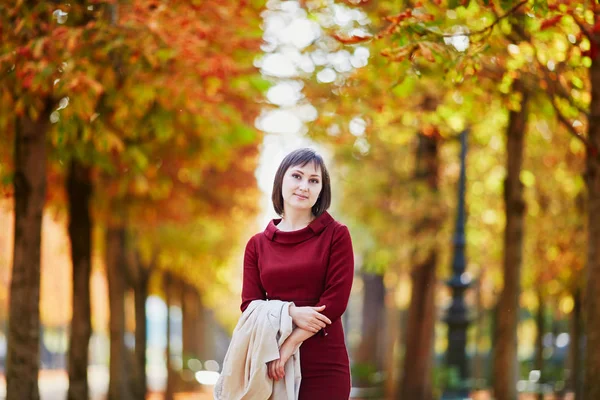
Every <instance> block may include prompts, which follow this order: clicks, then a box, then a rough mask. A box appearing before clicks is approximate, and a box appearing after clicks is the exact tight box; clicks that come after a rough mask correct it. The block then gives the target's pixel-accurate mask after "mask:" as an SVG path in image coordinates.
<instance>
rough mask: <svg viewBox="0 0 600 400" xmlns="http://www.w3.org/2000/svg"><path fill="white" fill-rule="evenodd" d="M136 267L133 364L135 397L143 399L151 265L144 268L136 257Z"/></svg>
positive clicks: (146, 380) (144, 395) (145, 385)
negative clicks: (134, 366)
mask: <svg viewBox="0 0 600 400" xmlns="http://www.w3.org/2000/svg"><path fill="white" fill-rule="evenodd" d="M135 261H136V266H135V267H136V268H137V271H138V274H137V279H136V280H135V282H134V283H135V286H134V289H133V290H134V299H135V364H136V368H135V371H136V375H137V384H136V398H137V399H138V400H144V399H145V398H146V394H147V391H148V378H147V376H146V347H147V343H148V332H147V327H146V300H148V292H149V287H148V284H149V282H150V276H151V273H152V266H150V267H148V268H146V267H144V266H143V265H142V264H141V263H140V261H139V257H136V260H135Z"/></svg>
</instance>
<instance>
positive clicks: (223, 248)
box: [0, 0, 600, 400]
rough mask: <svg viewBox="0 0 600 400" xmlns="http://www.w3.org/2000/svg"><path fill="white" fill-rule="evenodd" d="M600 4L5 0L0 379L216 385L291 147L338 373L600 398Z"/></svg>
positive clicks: (30, 393)
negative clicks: (318, 207)
mask: <svg viewBox="0 0 600 400" xmlns="http://www.w3.org/2000/svg"><path fill="white" fill-rule="evenodd" d="M599 32H600V8H599V7H598V5H596V2H594V1H589V0H584V1H571V0H562V1H558V0H557V1H554V0H547V1H546V0H523V1H513V0H498V1H496V0H466V1H462V0H434V1H383V0H381V1H375V0H337V1H334V0H298V1H295V0H268V1H260V0H240V1H224V0H191V1H190V0H186V1H179V0H175V1H171V2H164V1H159V0H127V1H125V0H93V1H92V0H72V1H70V2H61V1H53V2H48V1H46V2H35V1H28V0H20V1H17V2H2V3H1V4H0V70H1V71H2V73H1V75H0V83H1V84H0V132H1V134H0V193H1V197H0V228H1V229H0V280H1V282H2V284H1V285H0V398H6V399H10V400H12V399H14V400H29V399H31V400H37V399H39V398H41V399H42V400H54V399H69V400H82V399H88V398H89V399H94V400H95V399H108V400H134V399H135V400H143V399H162V398H164V399H167V400H171V399H179V400H183V399H209V398H212V388H213V385H214V383H215V382H216V380H217V378H218V376H219V372H220V368H221V364H222V361H223V358H224V356H225V353H226V351H227V347H228V344H229V339H230V335H231V333H232V331H233V328H234V327H235V324H236V322H237V319H238V318H239V315H240V311H239V306H240V301H241V300H240V293H241V284H242V261H243V252H244V246H245V244H246V242H247V240H248V239H249V238H250V237H251V236H252V235H253V234H255V233H256V232H259V231H261V230H263V229H264V228H265V227H266V225H267V223H268V221H269V220H270V219H272V218H275V217H277V216H276V215H275V213H274V211H273V207H272V204H271V200H270V197H271V188H272V183H273V178H274V175H275V171H276V169H277V166H278V165H279V163H280V161H281V160H282V159H283V157H284V156H285V155H286V154H287V153H289V152H290V151H292V150H294V149H297V148H299V147H311V148H314V149H316V150H317V151H318V152H319V153H320V154H321V155H322V156H323V157H324V159H325V161H326V163H327V165H328V168H329V170H330V173H331V175H332V190H333V204H332V207H331V209H330V212H331V214H332V215H333V216H334V217H335V218H336V219H338V220H340V221H342V222H344V223H345V224H347V225H348V227H349V228H350V231H351V234H352V239H353V244H354V251H355V259H356V265H355V271H356V275H355V280H354V285H353V288H352V294H351V298H350V303H349V306H348V309H347V311H346V313H345V314H344V316H343V322H344V326H345V332H346V343H347V347H348V349H349V355H350V360H351V371H352V384H353V388H352V395H351V396H352V398H354V399H404V400H432V399H439V398H443V399H464V398H473V399H498V400H516V399H517V398H519V399H575V398H576V399H589V400H596V399H600V381H599V380H598V379H597V377H598V374H600V351H599V348H600V347H599V346H600V303H599V300H600V298H599V296H600V295H599V293H600V257H598V253H597V252H598V251H599V250H598V246H600V229H599V227H600V157H599V152H598V149H599V147H600V124H598V123H596V124H594V123H592V122H593V121H594V120H597V119H598V118H600V95H598V93H599V91H600V67H599V65H600V64H599V62H598V60H597V56H598V46H599V43H600V35H599ZM594 94H595V95H594ZM596 122H597V121H596Z"/></svg>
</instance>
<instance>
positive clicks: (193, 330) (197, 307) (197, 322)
mask: <svg viewBox="0 0 600 400" xmlns="http://www.w3.org/2000/svg"><path fill="white" fill-rule="evenodd" d="M181 296H182V297H181V313H182V316H183V326H182V333H183V337H182V345H183V348H182V350H183V362H184V369H188V368H187V361H188V360H190V359H192V358H195V359H199V358H201V357H202V355H203V353H204V351H205V349H204V341H205V335H204V333H205V332H204V330H203V329H202V318H203V312H204V310H203V307H202V304H201V299H200V295H199V293H198V290H197V289H196V288H195V287H193V286H191V285H187V284H183V290H182V291H181Z"/></svg>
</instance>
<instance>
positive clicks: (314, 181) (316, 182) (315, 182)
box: [311, 179, 319, 185]
mask: <svg viewBox="0 0 600 400" xmlns="http://www.w3.org/2000/svg"><path fill="white" fill-rule="evenodd" d="M311 182H312V183H314V184H315V185H316V184H318V183H319V181H318V180H316V179H313V180H311Z"/></svg>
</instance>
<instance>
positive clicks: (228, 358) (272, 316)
mask: <svg viewBox="0 0 600 400" xmlns="http://www.w3.org/2000/svg"><path fill="white" fill-rule="evenodd" d="M290 304H291V303H289V302H282V301H279V300H254V301H253V302H252V303H250V304H249V305H248V307H247V308H246V310H245V311H244V313H243V314H242V316H241V317H240V320H239V321H238V324H237V326H236V327H235V330H234V331H233V336H232V338H231V343H230V344H229V349H228V350H227V354H226V355H225V360H224V361H223V369H222V372H221V376H220V377H219V380H218V381H217V384H216V386H215V390H214V398H215V400H242V399H243V400H297V399H298V393H299V390H300V380H301V375H300V352H299V351H298V349H296V352H295V353H294V354H293V355H292V357H290V359H289V360H288V361H287V362H286V364H285V378H284V379H282V380H279V381H273V380H272V379H270V378H269V376H268V374H267V363H268V362H269V361H273V360H276V359H278V358H279V347H280V346H281V345H282V344H283V342H284V341H285V339H287V337H288V336H289V335H290V334H291V333H292V330H293V325H292V318H291V317H290V315H289V306H290Z"/></svg>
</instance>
